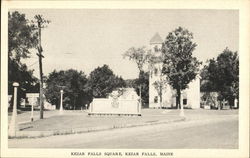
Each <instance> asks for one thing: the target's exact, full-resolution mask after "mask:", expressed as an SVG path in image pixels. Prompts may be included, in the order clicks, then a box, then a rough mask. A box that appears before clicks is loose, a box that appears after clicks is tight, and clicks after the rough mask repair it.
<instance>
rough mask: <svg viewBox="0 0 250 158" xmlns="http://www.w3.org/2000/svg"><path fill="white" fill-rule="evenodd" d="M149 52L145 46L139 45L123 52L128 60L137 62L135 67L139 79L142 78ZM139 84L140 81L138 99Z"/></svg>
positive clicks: (140, 87)
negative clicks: (137, 70)
mask: <svg viewBox="0 0 250 158" xmlns="http://www.w3.org/2000/svg"><path fill="white" fill-rule="evenodd" d="M149 54H150V52H149V51H148V50H146V47H140V48H135V47H131V48H129V49H128V50H127V51H126V52H125V53H124V54H123V58H129V60H133V61H135V63H136V64H137V68H138V69H139V81H141V80H140V78H143V66H144V64H145V63H146V62H147V60H148V57H149ZM141 84H142V83H140V84H139V85H140V86H139V89H140V93H139V95H140V99H141V97H142V94H141V89H142V85H141ZM140 101H141V100H140Z"/></svg>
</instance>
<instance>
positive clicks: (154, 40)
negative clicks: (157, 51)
mask: <svg viewBox="0 0 250 158" xmlns="http://www.w3.org/2000/svg"><path fill="white" fill-rule="evenodd" d="M162 42H163V40H162V38H161V36H160V35H159V33H158V32H157V33H156V34H155V35H154V36H153V37H152V38H151V40H150V44H160V43H162Z"/></svg>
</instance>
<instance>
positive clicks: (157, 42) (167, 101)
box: [149, 33, 200, 109]
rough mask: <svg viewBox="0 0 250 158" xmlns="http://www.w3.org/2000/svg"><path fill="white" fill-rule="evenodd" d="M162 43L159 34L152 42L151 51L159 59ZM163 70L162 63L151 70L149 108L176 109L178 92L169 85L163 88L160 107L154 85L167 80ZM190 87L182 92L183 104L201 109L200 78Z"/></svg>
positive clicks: (190, 84)
mask: <svg viewBox="0 0 250 158" xmlns="http://www.w3.org/2000/svg"><path fill="white" fill-rule="evenodd" d="M162 43H163V40H162V38H161V37H160V35H159V34H158V33H156V34H155V35H154V36H153V38H152V39H151V40H150V49H151V51H152V53H154V54H155V55H156V56H158V57H159V56H161V47H162ZM161 69H162V63H157V64H155V65H154V66H153V68H152V69H150V76H149V108H160V107H161V106H162V107H164V108H169V107H176V91H175V90H173V89H172V87H171V86H170V85H169V84H167V83H165V84H164V86H163V88H162V105H160V96H159V94H158V92H157V89H156V88H155V85H154V83H155V82H156V81H160V80H163V79H165V78H166V77H164V76H162V74H161ZM188 86H189V88H187V89H185V90H183V91H182V99H181V101H182V104H183V105H184V107H188V108H192V109H196V108H200V77H199V76H197V77H196V79H195V80H193V81H192V82H191V83H189V85H188Z"/></svg>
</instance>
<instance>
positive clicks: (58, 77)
mask: <svg viewBox="0 0 250 158" xmlns="http://www.w3.org/2000/svg"><path fill="white" fill-rule="evenodd" d="M86 84H87V77H86V75H85V74H84V73H83V72H82V71H80V72H78V71H77V70H73V69H69V70H66V71H63V70H61V71H56V70H54V71H53V72H51V73H50V74H49V75H48V77H47V79H46V90H45V96H46V99H47V100H48V102H49V103H51V104H53V105H56V107H57V108H59V105H60V90H63V91H64V93H63V107H64V108H65V109H80V108H81V107H82V106H84V105H85V104H88V103H89V102H90V96H89V94H88V93H87V90H86V89H85V86H86Z"/></svg>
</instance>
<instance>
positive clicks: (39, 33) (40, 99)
mask: <svg viewBox="0 0 250 158" xmlns="http://www.w3.org/2000/svg"><path fill="white" fill-rule="evenodd" d="M36 18H37V24H38V54H37V56H38V58H39V70H40V93H39V106H40V119H43V69H42V58H43V55H42V51H43V50H42V44H41V27H42V26H41V25H42V18H41V16H39V15H38V16H36Z"/></svg>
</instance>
